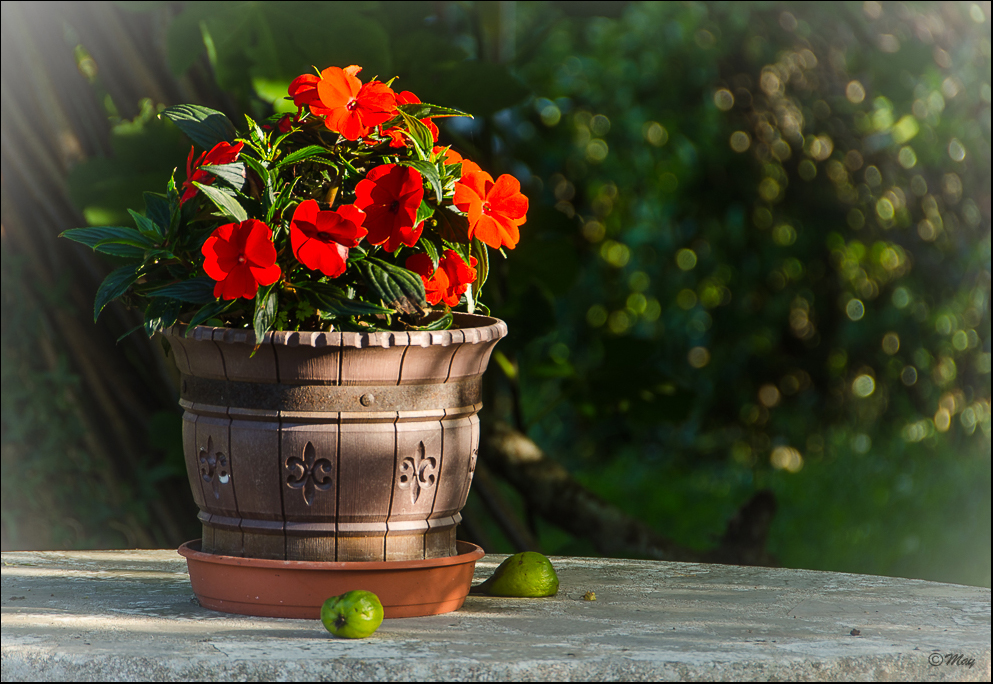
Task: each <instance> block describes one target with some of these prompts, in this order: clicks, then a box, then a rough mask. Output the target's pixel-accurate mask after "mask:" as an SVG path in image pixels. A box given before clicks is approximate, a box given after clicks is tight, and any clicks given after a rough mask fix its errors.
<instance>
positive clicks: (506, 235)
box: [453, 161, 528, 249]
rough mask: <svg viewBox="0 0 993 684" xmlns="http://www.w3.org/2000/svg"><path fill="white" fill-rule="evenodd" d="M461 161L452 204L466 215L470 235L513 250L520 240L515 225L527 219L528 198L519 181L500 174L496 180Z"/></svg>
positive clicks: (493, 246) (487, 242)
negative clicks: (460, 178)
mask: <svg viewBox="0 0 993 684" xmlns="http://www.w3.org/2000/svg"><path fill="white" fill-rule="evenodd" d="M467 164H472V166H473V167H475V168H476V169H478V168H479V167H478V166H476V165H475V164H473V163H472V162H468V161H464V162H462V180H461V181H458V182H457V183H455V197H454V198H453V203H454V204H455V206H456V207H458V209H459V211H464V212H465V213H466V214H467V215H468V217H469V237H470V238H472V237H478V238H479V239H480V240H481V241H483V242H484V243H486V244H487V245H489V246H490V247H492V248H493V249H499V248H500V247H501V246H504V247H507V248H508V249H513V248H514V247H515V246H516V245H517V242H518V240H520V238H521V236H520V231H519V230H518V227H519V226H521V225H523V224H524V222H525V221H526V220H527V217H526V214H527V211H528V198H527V197H525V196H524V195H523V194H521V184H520V183H519V182H517V179H516V178H514V177H513V176H510V175H507V174H503V175H502V176H500V177H499V178H498V179H497V180H496V182H495V183H494V182H493V177H492V176H490V174H488V173H486V172H485V171H477V170H470V171H469V172H468V173H467V172H466V166H467Z"/></svg>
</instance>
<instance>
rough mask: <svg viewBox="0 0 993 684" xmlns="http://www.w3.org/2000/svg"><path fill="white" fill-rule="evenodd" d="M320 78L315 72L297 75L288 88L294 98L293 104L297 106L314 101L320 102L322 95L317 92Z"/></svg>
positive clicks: (289, 93)
mask: <svg viewBox="0 0 993 684" xmlns="http://www.w3.org/2000/svg"><path fill="white" fill-rule="evenodd" d="M320 80H321V79H320V78H318V77H317V76H315V75H314V74H303V75H302V76H297V77H296V78H294V79H293V81H292V82H291V83H290V87H289V88H287V94H288V95H289V96H290V97H292V98H293V104H295V105H296V106H297V107H303V106H304V105H309V104H311V103H312V102H319V101H320V95H318V94H317V84H318V83H319V82H320Z"/></svg>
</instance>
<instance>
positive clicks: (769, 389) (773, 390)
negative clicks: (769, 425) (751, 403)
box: [759, 384, 781, 408]
mask: <svg viewBox="0 0 993 684" xmlns="http://www.w3.org/2000/svg"><path fill="white" fill-rule="evenodd" d="M780 398H781V395H780V394H779V388H778V387H776V386H775V385H772V384H769V385H762V387H760V388H759V402H760V403H761V404H762V405H763V406H765V407H766V408H772V407H773V406H775V405H776V404H778V403H779V400H780Z"/></svg>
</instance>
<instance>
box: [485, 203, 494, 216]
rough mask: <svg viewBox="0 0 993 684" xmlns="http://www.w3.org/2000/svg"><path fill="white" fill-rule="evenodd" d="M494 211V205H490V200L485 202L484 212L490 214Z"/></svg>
mask: <svg viewBox="0 0 993 684" xmlns="http://www.w3.org/2000/svg"><path fill="white" fill-rule="evenodd" d="M491 211H493V207H491V206H490V203H489V202H483V213H484V214H488V213H490V212H491Z"/></svg>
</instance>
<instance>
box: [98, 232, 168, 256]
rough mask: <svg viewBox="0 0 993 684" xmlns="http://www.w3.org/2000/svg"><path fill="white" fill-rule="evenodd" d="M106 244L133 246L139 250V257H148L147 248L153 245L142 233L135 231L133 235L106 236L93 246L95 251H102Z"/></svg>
mask: <svg viewBox="0 0 993 684" xmlns="http://www.w3.org/2000/svg"><path fill="white" fill-rule="evenodd" d="M108 245H128V246H129V247H134V248H135V249H138V250H141V255H140V256H141V257H145V258H147V257H148V250H150V249H151V248H152V247H154V246H155V245H154V244H152V243H151V242H149V241H148V239H147V238H145V237H144V236H143V235H141V234H139V233H138V232H137V231H135V235H134V236H132V237H114V238H108V239H107V240H105V241H103V242H98V243H97V244H96V246H95V247H94V250H95V251H98V252H102V251H103V249H102V248H103V247H106V246H108Z"/></svg>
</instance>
